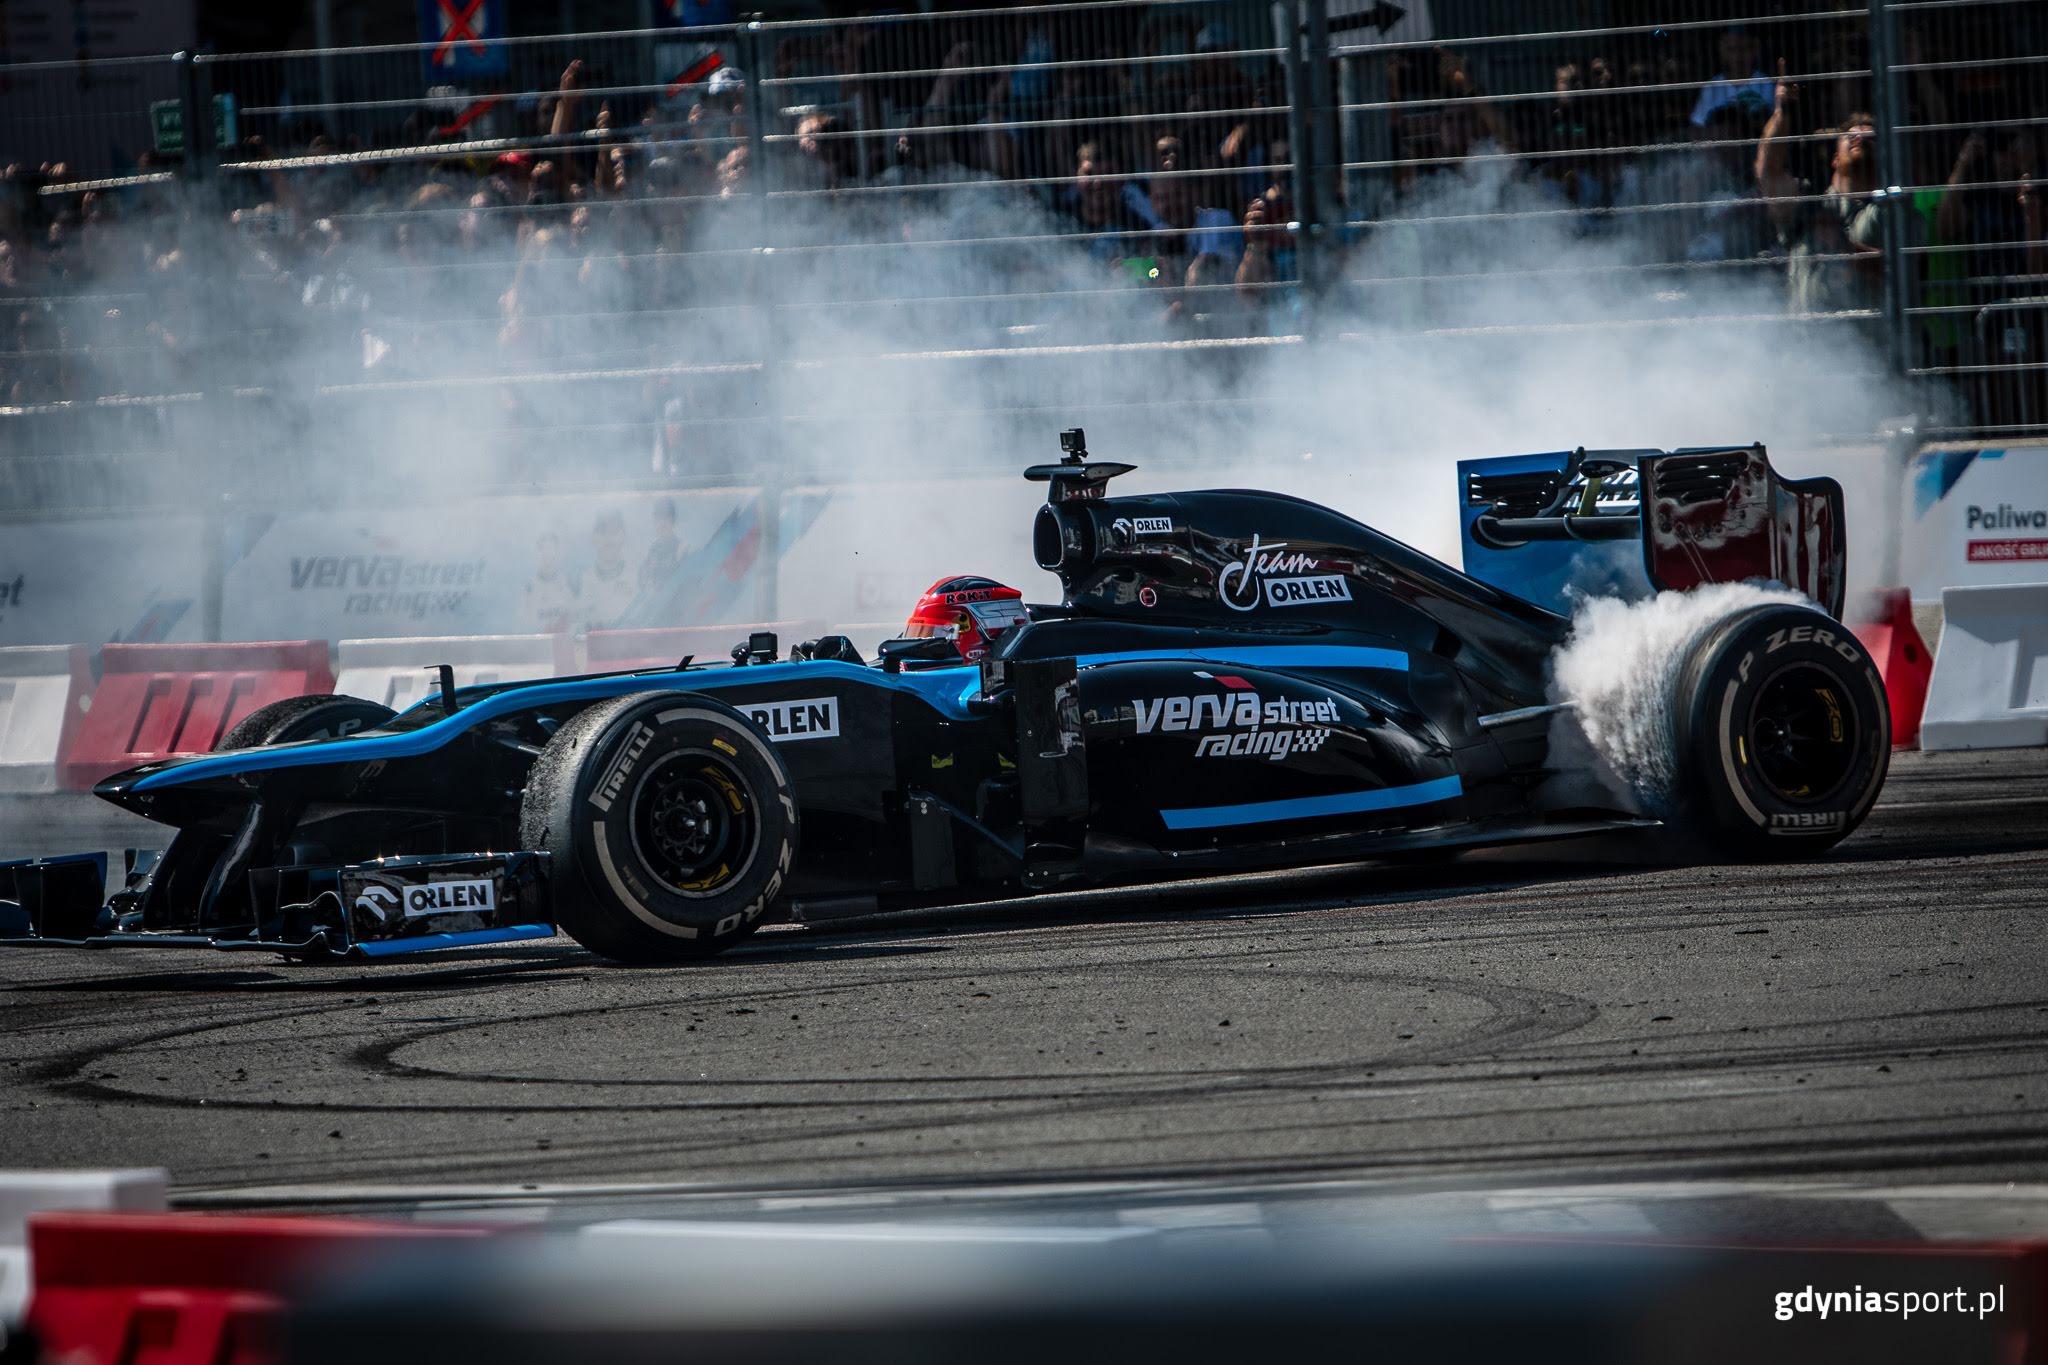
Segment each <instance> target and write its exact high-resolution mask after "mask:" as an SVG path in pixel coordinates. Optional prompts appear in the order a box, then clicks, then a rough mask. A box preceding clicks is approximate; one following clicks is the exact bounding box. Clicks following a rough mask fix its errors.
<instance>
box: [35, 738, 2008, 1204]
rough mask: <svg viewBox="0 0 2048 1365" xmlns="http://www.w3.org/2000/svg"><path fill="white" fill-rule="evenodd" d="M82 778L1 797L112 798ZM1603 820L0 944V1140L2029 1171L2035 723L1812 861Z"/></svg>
mask: <svg viewBox="0 0 2048 1365" xmlns="http://www.w3.org/2000/svg"><path fill="white" fill-rule="evenodd" d="M85 809H86V808H83V807H80V806H78V805H77V804H76V803H72V804H70V805H66V804H65V803H63V802H62V801H56V802H50V801H46V802H44V803H43V804H41V805H36V806H33V807H31V806H29V805H24V804H19V803H17V804H15V805H13V806H9V807H7V808H5V809H0V822H5V823H6V824H7V825H8V826H9V827H10V829H9V833H10V838H9V839H8V840H7V841H6V842H8V843H9V844H10V845H14V846H19V842H20V841H21V840H23V839H29V840H31V841H32V842H34V843H36V844H38V845H49V846H56V845H55V841H57V840H60V839H62V838H63V837H64V836H65V835H66V834H72V835H75V836H76V837H77V838H80V839H84V841H85V842H84V846H86V847H91V846H93V844H92V839H93V838H97V837H99V836H102V835H119V834H120V833H121V828H120V827H119V826H118V825H117V824H114V825H110V824H107V823H105V822H104V821H103V820H102V819H101V817H98V816H90V815H87V814H85V813H84V811H85ZM95 821H99V823H95ZM38 822H40V823H38ZM86 836H92V837H90V838H88V837H86ZM1627 853H1628V850H1627V849H1614V848H1604V847H1597V846H1596V847H1592V848H1588V847H1585V846H1580V847H1578V848H1574V849H1559V850H1554V851H1552V852H1550V853H1548V854H1546V855H1545V856H1544V857H1543V858H1541V859H1537V858H1534V857H1532V856H1530V855H1526V854H1519V855H1514V856H1506V855H1502V854H1488V855H1481V856H1478V857H1474V858H1469V859H1467V860H1466V861H1463V862H1461V863H1458V864H1455V865H1453V866H1450V867H1444V868H1433V869H1413V868H1400V869H1390V868H1384V867H1379V866H1371V865H1361V866H1355V867H1348V868H1343V869H1322V870H1316V871H1311V872H1304V873H1292V874H1286V875H1268V876H1260V877H1241V878H1232V879H1225V880H1219V881H1210V882H1203V883H1198V884H1191V885H1182V886H1179V887H1174V888H1166V889H1148V890H1144V891H1125V892H1114V893H1108V892H1105V893H1093V894H1088V895H1080V896H1066V897H1058V898H1047V899H1044V900H1039V901H1034V902H1029V903H1020V904H1011V905H1006V906H1000V907H994V908H981V909H963V910H954V911H945V912H936V911H935V912H923V913H919V914H917V915H914V916H909V917H897V918H895V919H873V920H868V921H864V922H861V923H858V924H847V925H838V926H833V927H830V928H810V929H799V928H794V927H784V928H777V929H772V930H769V931H765V932H763V933H761V934H760V935H758V936H757V937H756V938H755V939H754V940H752V941H751V942H750V943H749V944H747V945H746V946H745V947H744V948H742V949H740V950H738V951H735V952H733V953H731V954H728V955H727V956H725V957H723V958H720V959H717V960H715V961H713V962H710V963H705V964H699V965H695V966H688V967H677V968H664V969H639V970H632V969H622V968H617V967H612V966H607V965H605V964H603V963H601V962H599V961H597V960H596V959H593V958H592V957H590V956H588V955H587V954H585V953H583V952H581V951H580V950H578V949H577V948H576V947H575V945H574V944H572V943H570V942H568V941H567V940H555V941H550V942H546V943H540V944H531V945H519V946H517V947H516V948H511V949H504V950H494V949H485V950H474V951H469V952H463V953H457V954H452V955H447V956H442V957H439V958H429V959H426V960H423V961H419V962H417V963H407V964H393V965H384V966H378V967H374V968H369V967H362V966H292V965H287V964H284V963H281V962H280V963H273V962H272V961H270V960H268V959H265V958H257V957H252V956H245V955H228V954H220V955H214V954H208V953H190V952H187V953H156V954H151V953H146V952H144V951H141V950H120V951H110V952H105V953H94V954H85V953H76V952H54V951H53V952H36V951H22V952H11V953H5V954H0V1151H5V1152H6V1153H7V1164H8V1165H10V1166H21V1165H65V1166H80V1165H161V1166H166V1167H168V1168H169V1169H170V1171H171V1173H172V1176H173V1179H174V1180H175V1181H176V1182H177V1185H178V1186H179V1187H180V1188H181V1189H182V1190H184V1191H186V1192H188V1193H190V1194H193V1195H195V1196H197V1197H200V1198H204V1197H207V1195H208V1193H209V1192H210V1193H211V1194H213V1195H215V1196H223V1195H226V1194H228V1193H230V1192H232V1191H235V1190H250V1189H254V1188H256V1187H262V1188H265V1189H270V1190H276V1189H279V1188H283V1187H312V1186H318V1187H332V1186H335V1185H341V1184H349V1185H360V1184H365V1183H368V1184H397V1183H402V1184H416V1185H428V1186H450V1185H456V1184H486V1185H498V1184H502V1185H505V1186H508V1187H510V1188H513V1189H517V1188H519V1187H520V1186H521V1185H522V1184H559V1183H564V1182H570V1183H576V1182H581V1183H590V1182H596V1183H605V1182H641V1181H653V1182H661V1181H674V1182H684V1183H696V1182H705V1183H708V1184H711V1185H744V1186H753V1187H764V1186H779V1187H785V1188H787V1187H818V1186H831V1185H875V1184H889V1183H905V1182H907V1183H910V1184H919V1185H924V1186H927V1187H930V1186H933V1185H940V1184H944V1183H946V1182H950V1181H968V1180H978V1181H984V1182H985V1181H988V1180H992V1179H1015V1180H1023V1181H1031V1180H1037V1179H1044V1178H1051V1177H1057V1178H1062V1179H1068V1180H1072V1179H1081V1178H1119V1177H1134V1176H1173V1175H1200V1176H1202V1177H1204V1178H1209V1179H1217V1178H1266V1177H1274V1176H1285V1177H1289V1178H1296V1177H1300V1176H1304V1175H1309V1174H1315V1173H1328V1174H1331V1175H1343V1176H1345V1177H1347V1178H1356V1177H1361V1176H1362V1177H1368V1178H1386V1179H1390V1180H1407V1181H1425V1182H1436V1183H1438V1184H1439V1185H1441V1186H1444V1187H1456V1186H1475V1187H1476V1186H1480V1185H1490V1186H1504V1185H1508V1184H1514V1183H1521V1184H1525V1185H1526V1184H1531V1183H1534V1184H1542V1183H1545V1182H1560V1181H1604V1182H1611V1181H1617V1180H1687V1181H1698V1180H1704V1179H1710V1178H1743V1179H1748V1178H1756V1177H1824V1178H1836V1177H1845V1178H1858V1179H1865V1180H1877V1179H1882V1180H1885V1181H1889V1182H1892V1183H1893V1184H1898V1183H1900V1182H1906V1183H1910V1182H1912V1181H1914V1180H1933V1181H1967V1182H1974V1183H1976V1184H1978V1185H1980V1186H1981V1185H1983V1184H1986V1183H1994V1184H1995V1183H1997V1182H2003V1181H2008V1180H2016V1181H2032V1180H2041V1179H2044V1178H2048V926H2044V923H2043V910H2044V906H2048V751H2042V750H2019V751H2007V752H2003V753H1990V754H1974V755H1936V756H1929V755H1920V754H1908V755H1903V756H1901V757H1900V758H1899V759H1898V760H1897V761H1896V762H1895V764H1894V767H1893V775H1892V778H1891V780H1890V783H1889V784H1888V786H1887V789H1886V794H1885V798H1884V801H1883V804H1881V805H1880V806H1879V808H1878V810H1877V812H1876V814H1875V815H1874V816H1873V817H1872V819H1871V820H1870V822H1869V823H1868V824H1867V825H1866V826H1865V827H1864V829H1862V830H1861V831H1859V832H1858V833H1857V834H1856V835H1855V836H1854V837H1853V838H1852V839H1850V840H1849V841H1848V842H1847V843H1845V844H1844V845H1843V846H1842V847H1841V848H1839V849H1838V850H1836V851H1835V852H1834V853H1833V854H1832V855H1830V856H1829V857H1828V858H1826V859H1825V860H1822V861H1818V862H1808V863H1803V864H1794V865H1789V866H1779V867H1735V866H1720V867H1667V866H1657V865H1654V864H1651V863H1645V862H1641V861H1636V862H1628V861H1623V860H1622V859H1623V858H1624V856H1625V855H1626V854H1627Z"/></svg>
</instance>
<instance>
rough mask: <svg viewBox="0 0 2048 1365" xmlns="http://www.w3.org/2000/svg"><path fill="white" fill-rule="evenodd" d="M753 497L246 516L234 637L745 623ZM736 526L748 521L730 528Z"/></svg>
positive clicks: (225, 612) (226, 612) (234, 532)
mask: <svg viewBox="0 0 2048 1365" xmlns="http://www.w3.org/2000/svg"><path fill="white" fill-rule="evenodd" d="M757 499H758V494H757V493H756V491H755V490H752V489H732V490H724V489H721V490H715V491H707V492H697V493H676V494H671V495H664V496H662V497H658V498H648V497H644V496H638V497H627V496H623V495H611V494H588V495H570V496H562V497H553V498H536V497H525V496H519V497H503V498H475V499H465V500H457V501H449V502H443V503H439V504H436V505H433V506H401V507H365V508H342V509H330V510H323V511H321V512H318V513H311V512H306V513H300V512H292V513H283V514H279V515H275V516H269V515H253V516H249V517H244V518H239V519H237V520H236V521H234V522H233V523H232V524H231V525H230V526H229V527H228V531H227V536H226V540H225V544H224V546H223V553H222V556H221V558H222V562H223V564H224V565H225V566H226V567H225V569H224V572H223V575H222V580H221V631H222V635H223V638H226V639H231V640H271V639H306V638H320V637H325V638H327V639H330V640H354V639H365V638H376V637H379V636H397V635H529V634H540V633H555V632H563V631H578V630H594V629H605V628H610V627H617V626H647V625H674V624H678V623H679V622H680V623H686V624H691V625H702V624H714V623H716V622H718V621H721V620H736V619H751V617H750V616H749V613H751V612H752V611H753V609H754V605H755V603H754V600H753V593H752V592H751V590H750V589H751V588H752V576H753V574H754V572H755V571H756V569H757V567H758V566H757V565H756V564H755V562H754V558H753V555H754V553H756V552H757V551H756V550H755V549H754V547H758V544H759V541H760V537H759V535H758V533H756V534H754V535H752V536H749V535H747V534H746V532H747V530H748V529H749V528H752V527H753V526H754V523H755V522H757V521H758V502H757ZM736 522H743V523H745V524H744V525H736V524H735V523H736Z"/></svg>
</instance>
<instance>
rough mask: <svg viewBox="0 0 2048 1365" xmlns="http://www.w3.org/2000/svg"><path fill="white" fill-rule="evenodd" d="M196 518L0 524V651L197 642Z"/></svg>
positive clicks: (199, 532)
mask: <svg viewBox="0 0 2048 1365" xmlns="http://www.w3.org/2000/svg"><path fill="white" fill-rule="evenodd" d="M205 572H206V529H205V524H204V523H203V522H202V521H200V519H199V518H197V517H177V516H163V517H148V518H138V517H107V518H80V519H77V520H70V521H37V522H12V521H6V522H0V645H100V644H106V643H107V642H109V641H121V642H124V643H131V644H152V643H159V642H165V641H171V642H184V641H189V640H197V639H199V638H201V636H200V631H201V629H202V622H201V620H200V615H201V612H200V605H199V604H200V599H201V590H202V585H203V582H204V574H205Z"/></svg>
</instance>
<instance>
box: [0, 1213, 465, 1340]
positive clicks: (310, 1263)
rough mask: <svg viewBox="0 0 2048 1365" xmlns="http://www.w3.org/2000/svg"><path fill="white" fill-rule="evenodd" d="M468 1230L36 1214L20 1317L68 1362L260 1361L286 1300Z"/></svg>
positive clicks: (338, 1221)
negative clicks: (27, 1291) (30, 1274)
mask: <svg viewBox="0 0 2048 1365" xmlns="http://www.w3.org/2000/svg"><path fill="white" fill-rule="evenodd" d="M486 1235H489V1234H488V1232H487V1231H486V1230H483V1229H475V1228H454V1227H434V1226H424V1225H410V1224H387V1223H369V1222H358V1221H353V1220H350V1219H343V1218H236V1217H222V1216H215V1215H209V1214H156V1215H148V1214H121V1213H108V1214H92V1213H79V1214H71V1213H56V1214H40V1215H37V1216H36V1217H34V1218H32V1219H31V1220H30V1222H29V1230H28V1241H29V1261H30V1264H31V1265H32V1266H33V1267H34V1269H35V1284H34V1287H33V1293H32V1294H31V1296H30V1298H29V1304H28V1315H27V1324H28V1329H29V1331H30V1332H31V1333H32V1334H33V1336H34V1337H35V1339H36V1341H37V1342H38V1343H39V1344H40V1346H41V1347H42V1350H43V1359H45V1360H52V1361H54V1360H62V1361H65V1362H67V1365H130V1362H134V1365H143V1362H147V1363H148V1365H267V1362H271V1361H276V1360H279V1359H282V1346H281V1336H282V1334H281V1332H280V1328H279V1317H280V1313H281V1311H282V1309H283V1307H284V1304H285V1301H286V1300H287V1299H288V1298H291V1297H294V1296H296V1295H298V1294H300V1293H301V1292H303V1290H304V1289H305V1288H306V1287H307V1286H308V1285H311V1284H314V1283H316V1282H318V1281H320V1280H323V1279H325V1278H327V1277H330V1276H333V1275H337V1274H344V1273H349V1272H353V1271H360V1270H361V1269H362V1268H363V1267H364V1266H366V1265H370V1264H375V1263H377V1262H379V1261H382V1260H385V1259H387V1258H389V1257H391V1256H393V1255H395V1254H398V1253H401V1252H404V1251H408V1250H414V1249H417V1248H418V1247H420V1246H422V1245H430V1244H432V1243H433V1242H435V1241H439V1242H441V1243H443V1244H445V1243H447V1242H448V1241H450V1240H451V1239H462V1240H470V1239H474V1238H478V1237H482V1236H486Z"/></svg>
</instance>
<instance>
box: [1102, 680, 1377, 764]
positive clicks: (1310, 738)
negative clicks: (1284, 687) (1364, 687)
mask: <svg viewBox="0 0 2048 1365" xmlns="http://www.w3.org/2000/svg"><path fill="white" fill-rule="evenodd" d="M1195 676H1196V677H1198V678H1206V679H1208V680H1209V681H1211V682H1214V683H1217V684H1219V685H1220V686H1222V687H1223V688H1224V689H1225V690H1224V691H1223V692H1221V693H1215V692H1211V693H1206V694H1191V695H1183V696H1169V697H1151V698H1139V699H1137V700H1135V701H1133V702H1132V707H1133V708H1134V709H1135V711H1136V712H1137V719H1138V733H1139V734H1141V735H1149V734H1153V733H1159V734H1181V733H1185V734H1200V735H1201V738H1200V739H1199V740H1197V741H1196V742H1195V757H1196V758H1251V757H1261V758H1267V759H1271V760H1273V761H1275V762H1278V761H1279V760H1280V759H1283V758H1286V757H1287V756H1288V755H1289V754H1295V753H1311V752H1313V751H1315V750H1317V749H1320V748H1322V746H1323V744H1324V742H1325V741H1327V740H1328V739H1329V737H1330V729H1329V727H1330V726H1332V725H1335V724H1336V723H1337V719H1338V717H1337V702H1336V699H1335V698H1332V697H1320V698H1314V699H1310V700H1296V699H1294V698H1291V697H1272V698H1264V697H1261V696H1260V695H1259V693H1258V689H1257V688H1255V687H1253V686H1252V684H1251V683H1250V682H1249V681H1247V680H1246V679H1244V678H1240V677H1237V676H1235V675H1233V674H1227V673H1226V674H1211V673H1197V674H1195ZM1204 731H1213V732H1215V733H1209V734H1203V733H1202V732H1204Z"/></svg>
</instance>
